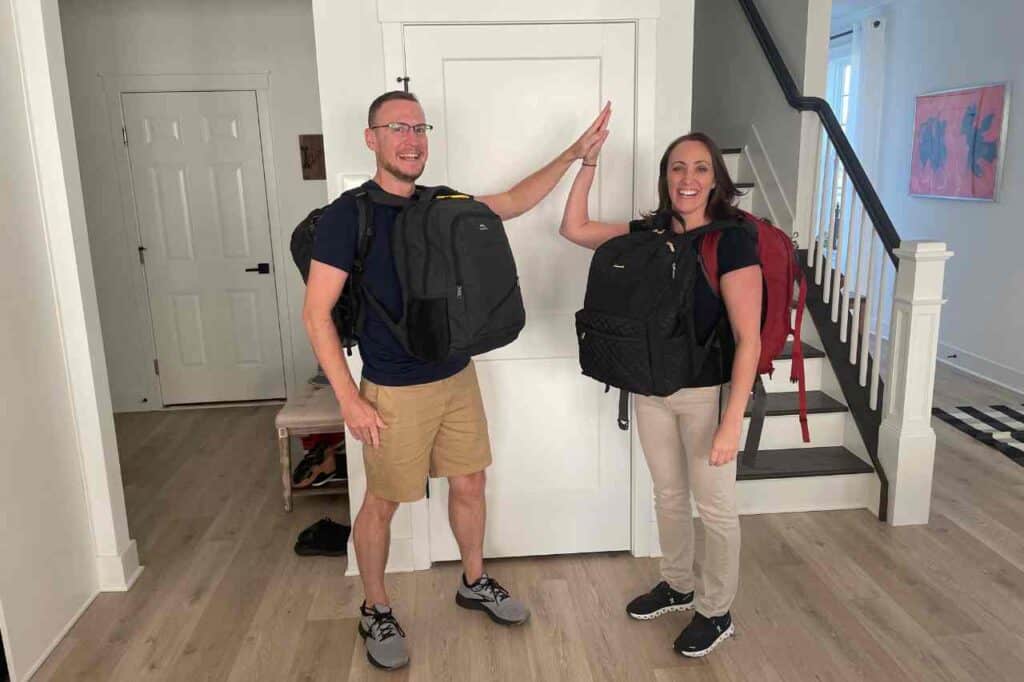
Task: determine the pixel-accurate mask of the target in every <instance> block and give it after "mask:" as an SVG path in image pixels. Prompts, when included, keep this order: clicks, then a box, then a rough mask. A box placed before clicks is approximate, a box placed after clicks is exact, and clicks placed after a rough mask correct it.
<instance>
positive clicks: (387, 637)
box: [359, 602, 409, 670]
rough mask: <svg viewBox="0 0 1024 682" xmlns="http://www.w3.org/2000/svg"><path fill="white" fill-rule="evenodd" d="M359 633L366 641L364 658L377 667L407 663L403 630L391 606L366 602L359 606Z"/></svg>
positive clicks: (399, 666) (397, 665)
mask: <svg viewBox="0 0 1024 682" xmlns="http://www.w3.org/2000/svg"><path fill="white" fill-rule="evenodd" d="M359 613H360V614H361V615H362V618H360V619H359V635H360V636H361V637H362V638H363V640H364V641H365V642H366V658H367V659H369V661H370V663H372V664H373V665H375V666H377V667H378V668H384V669H385V670H394V669H395V668H401V667H403V666H405V665H408V664H409V650H408V649H407V648H406V647H405V631H404V630H402V626H400V625H399V624H398V621H397V620H395V616H394V614H393V613H392V612H391V607H389V606H382V605H381V604H375V605H374V607H373V608H372V609H370V608H367V607H366V603H365V602H363V605H362V606H360V607H359Z"/></svg>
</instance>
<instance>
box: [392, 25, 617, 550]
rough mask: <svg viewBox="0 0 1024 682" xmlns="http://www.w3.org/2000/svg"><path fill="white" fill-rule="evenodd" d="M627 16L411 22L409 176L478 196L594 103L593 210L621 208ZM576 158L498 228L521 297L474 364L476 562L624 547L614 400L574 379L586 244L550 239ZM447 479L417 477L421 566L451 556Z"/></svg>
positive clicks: (569, 136)
mask: <svg viewBox="0 0 1024 682" xmlns="http://www.w3.org/2000/svg"><path fill="white" fill-rule="evenodd" d="M634 31H635V30H634V26H633V24H604V25H602V24H575V25H572V24H561V25H551V24H548V25H542V24H540V25H539V24H533V25H469V26H466V25H463V26H409V27H406V29H405V51H406V52H405V55H406V73H407V74H408V75H409V76H410V77H411V83H410V89H411V90H413V91H414V92H415V93H416V94H417V95H418V96H419V97H420V99H421V100H422V103H423V106H424V109H425V110H426V114H427V120H428V121H430V122H432V123H433V124H434V125H435V126H436V127H435V130H434V132H433V133H432V134H431V135H432V136H431V139H430V161H429V163H428V164H427V173H426V174H425V175H424V178H423V180H422V181H423V182H425V183H426V184H442V183H443V184H447V185H451V186H452V187H454V188H456V189H459V190H461V191H466V192H471V193H474V194H487V193H491V192H495V191H500V190H503V189H506V188H508V187H510V186H511V185H512V184H513V183H514V182H516V181H518V180H519V179H521V178H523V177H524V176H526V175H527V174H528V173H530V172H532V171H533V170H536V169H537V168H539V167H540V166H542V165H543V164H544V163H546V162H548V161H550V160H551V159H552V158H553V157H554V156H555V154H557V153H558V152H560V151H562V150H563V149H565V147H567V146H568V145H569V143H570V142H571V141H573V140H574V139H575V137H576V136H577V135H578V134H579V133H580V132H582V131H583V129H584V128H585V127H586V126H587V125H588V124H589V123H590V122H591V121H592V120H593V118H594V116H595V115H596V114H597V112H598V110H599V109H600V107H601V106H602V104H603V103H604V101H606V100H609V99H610V100H612V102H613V108H614V110H615V113H614V116H613V120H612V123H611V128H612V129H613V130H614V132H613V133H612V136H611V139H610V140H609V142H608V143H607V144H606V147H605V151H604V154H603V156H602V158H601V165H600V168H599V179H598V183H597V184H596V185H595V188H594V190H593V192H592V195H591V199H592V202H591V214H592V215H593V216H594V217H595V218H596V217H603V218H605V219H614V220H627V219H628V218H629V217H630V215H631V213H632V208H633V201H632V193H633V190H632V187H633V103H634V99H635V95H634V43H635V32H634ZM575 170H576V169H575V167H574V168H573V169H572V170H571V171H570V173H569V174H567V175H566V177H565V178H564V179H563V181H562V183H561V184H560V185H559V186H558V187H557V188H556V189H555V191H554V192H552V193H551V195H550V196H549V197H548V198H547V199H545V200H544V201H543V202H542V203H541V204H540V205H539V206H538V207H537V208H535V209H534V210H533V211H531V212H530V213H528V214H526V215H525V216H523V217H520V218H517V219H515V220H510V221H509V222H508V223H507V225H506V227H507V229H508V232H509V238H510V240H511V242H512V249H513V251H514V252H515V255H516V262H517V265H518V269H519V275H520V281H521V284H522V288H523V296H524V299H525V303H526V318H527V322H526V329H525V330H524V331H523V334H522V336H521V337H520V338H519V339H518V340H517V341H516V342H515V343H513V344H512V345H510V346H507V347H505V348H502V349H499V350H497V351H494V352H492V353H489V354H486V355H483V356H480V357H478V358H477V367H478V371H479V376H480V383H481V388H482V391H483V396H484V403H485V405H486V408H487V415H488V420H489V422H490V430H491V440H492V444H493V448H494V464H493V466H492V467H491V468H490V470H489V478H488V484H487V503H488V516H487V541H486V546H485V553H486V554H487V556H492V557H494V556H524V555H537V554H555V553H570V552H593V551H608V550H623V549H628V548H629V546H630V524H629V521H630V514H629V509H630V507H629V502H630V493H629V491H630V485H629V481H630V465H629V436H628V434H627V433H626V432H623V431H620V430H619V429H618V426H617V424H616V421H615V414H616V409H617V401H616V394H614V393H610V394H607V395H606V394H604V392H603V387H602V386H599V385H598V384H597V383H596V382H594V381H593V380H591V379H588V378H586V377H584V376H583V375H582V374H581V373H580V368H579V361H578V356H577V345H576V336H575V330H574V321H573V320H574V318H573V314H574V313H575V311H576V310H577V309H579V308H580V307H581V305H582V302H583V293H584V290H585V288H586V278H587V269H588V266H589V263H590V255H591V254H590V252H589V251H586V250H584V249H581V248H579V247H577V246H574V245H572V244H570V243H568V242H567V241H565V240H563V239H562V238H561V237H559V236H558V225H559V222H560V220H561V214H562V209H563V207H564V206H565V198H566V195H567V194H568V191H569V186H570V184H571V182H572V176H573V175H574V173H575ZM447 491H448V485H447V481H443V480H441V481H432V482H431V487H430V501H429V508H430V547H431V558H432V559H433V560H435V561H438V560H449V559H455V558H457V557H458V547H457V546H456V544H455V540H454V538H453V537H452V535H451V531H450V529H449V527H448V513H447Z"/></svg>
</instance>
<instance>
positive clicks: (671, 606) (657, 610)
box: [626, 580, 693, 620]
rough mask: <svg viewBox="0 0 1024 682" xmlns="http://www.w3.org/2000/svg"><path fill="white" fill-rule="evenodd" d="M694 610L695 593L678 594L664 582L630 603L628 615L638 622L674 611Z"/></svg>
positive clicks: (627, 608) (627, 610)
mask: <svg viewBox="0 0 1024 682" xmlns="http://www.w3.org/2000/svg"><path fill="white" fill-rule="evenodd" d="M692 608H693V592H676V591H675V590H673V589H672V588H671V587H669V584H668V583H667V582H665V581H664V580H662V581H661V582H660V583H658V584H657V585H655V586H654V589H653V590H651V591H650V592H648V593H647V594H641V595H640V596H639V597H637V598H636V599H634V600H633V601H631V602H629V605H628V606H627V607H626V613H628V614H629V615H631V616H632V617H633V618H636V619H638V620H651V619H652V618H657V617H658V616H663V615H665V614H666V613H671V612H673V611H689V610H690V609H692Z"/></svg>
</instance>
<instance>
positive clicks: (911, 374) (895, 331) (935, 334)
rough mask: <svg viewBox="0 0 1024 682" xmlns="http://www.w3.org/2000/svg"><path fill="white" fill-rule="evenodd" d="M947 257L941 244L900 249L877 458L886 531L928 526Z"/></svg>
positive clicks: (908, 245) (915, 244) (905, 244)
mask: <svg viewBox="0 0 1024 682" xmlns="http://www.w3.org/2000/svg"><path fill="white" fill-rule="evenodd" d="M952 255H953V254H952V253H950V252H949V251H947V250H946V245H945V244H943V243H941V242H903V243H901V244H900V247H899V248H898V249H896V257H897V258H899V262H900V267H899V270H898V271H897V273H896V284H895V293H894V296H893V306H892V318H891V323H890V329H889V343H890V352H891V355H890V361H889V369H888V371H887V373H886V390H885V391H886V396H885V401H884V402H885V404H884V409H883V414H882V425H881V427H880V428H879V430H878V456H879V460H880V461H881V464H882V468H883V469H884V471H885V473H886V476H887V477H888V480H889V523H891V524H893V525H896V526H900V525H908V524H922V523H928V515H929V511H930V504H931V497H932V474H933V471H934V468H935V432H934V431H933V430H932V422H931V419H932V414H931V413H932V394H933V391H934V388H935V356H936V353H937V351H938V342H939V321H940V317H941V313H942V304H943V303H944V301H943V299H942V282H943V278H944V276H945V270H946V261H947V260H948V259H949V258H950V256H952Z"/></svg>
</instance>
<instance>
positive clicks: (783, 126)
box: [693, 0, 830, 229]
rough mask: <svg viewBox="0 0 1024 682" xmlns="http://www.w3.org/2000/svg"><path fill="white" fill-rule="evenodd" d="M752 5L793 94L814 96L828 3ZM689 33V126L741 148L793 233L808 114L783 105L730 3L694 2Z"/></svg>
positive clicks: (819, 86)
mask: <svg viewBox="0 0 1024 682" xmlns="http://www.w3.org/2000/svg"><path fill="white" fill-rule="evenodd" d="M757 6H758V10H759V11H760V13H761V16H762V18H763V19H764V22H765V24H766V25H767V27H768V30H769V31H770V32H771V34H772V37H773V38H774V40H775V43H776V45H777V46H778V48H779V52H780V53H781V54H782V57H783V59H784V61H785V62H786V65H787V66H788V67H789V70H790V73H791V74H792V75H793V79H794V81H795V82H796V86H797V88H798V89H799V90H800V91H801V92H802V93H803V94H805V95H821V94H822V93H823V92H824V87H825V65H824V64H821V63H819V62H821V61H822V60H823V59H825V58H826V57H825V55H827V44H828V36H827V31H828V16H829V7H830V3H829V2H828V0H771V1H770V2H768V1H767V0H761V1H760V2H758V3H757ZM695 35H696V45H695V51H694V87H693V97H694V103H693V127H694V128H695V129H698V130H703V131H705V132H707V133H708V134H710V135H711V136H712V137H713V138H715V140H716V141H717V142H718V143H719V144H720V145H722V146H723V147H743V146H748V147H749V148H750V151H751V153H752V154H753V155H754V156H753V158H752V159H751V161H752V163H753V164H754V165H755V170H757V173H758V177H759V179H760V180H761V188H760V189H761V191H762V192H763V193H764V194H765V198H766V200H767V201H768V202H769V204H770V205H771V206H772V208H773V211H772V215H773V216H774V217H775V218H776V220H777V221H778V222H779V223H780V225H781V226H783V227H785V228H787V229H788V228H789V227H791V226H796V227H797V229H799V228H800V225H801V210H802V209H803V210H806V206H805V205H809V201H810V197H809V191H808V190H809V187H803V186H802V185H804V184H807V183H806V177H807V176H808V171H809V170H810V167H811V166H813V157H814V149H813V145H814V140H815V134H816V133H815V127H814V121H813V119H812V118H811V117H812V116H813V115H812V114H803V115H801V114H800V113H798V112H797V111H796V110H794V109H792V108H791V107H790V106H789V105H788V104H787V103H786V98H785V96H784V95H783V94H782V89H781V88H780V87H779V84H778V82H777V81H776V79H775V76H774V75H773V73H772V71H771V68H770V67H769V66H768V62H767V60H766V59H765V57H764V54H763V53H762V51H761V48H760V46H759V45H758V43H757V40H756V39H755V38H754V33H753V31H752V30H751V28H750V25H749V23H748V22H747V20H746V17H745V16H744V15H743V11H742V10H741V9H740V7H739V5H738V4H737V3H736V2H735V1H734V0H725V1H723V0H697V9H696V29H695ZM752 125H753V126H755V127H756V129H757V135H755V134H754V133H753V132H752V130H751V126H752ZM758 136H759V137H758ZM762 145H763V147H762ZM794 220H795V222H794Z"/></svg>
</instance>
